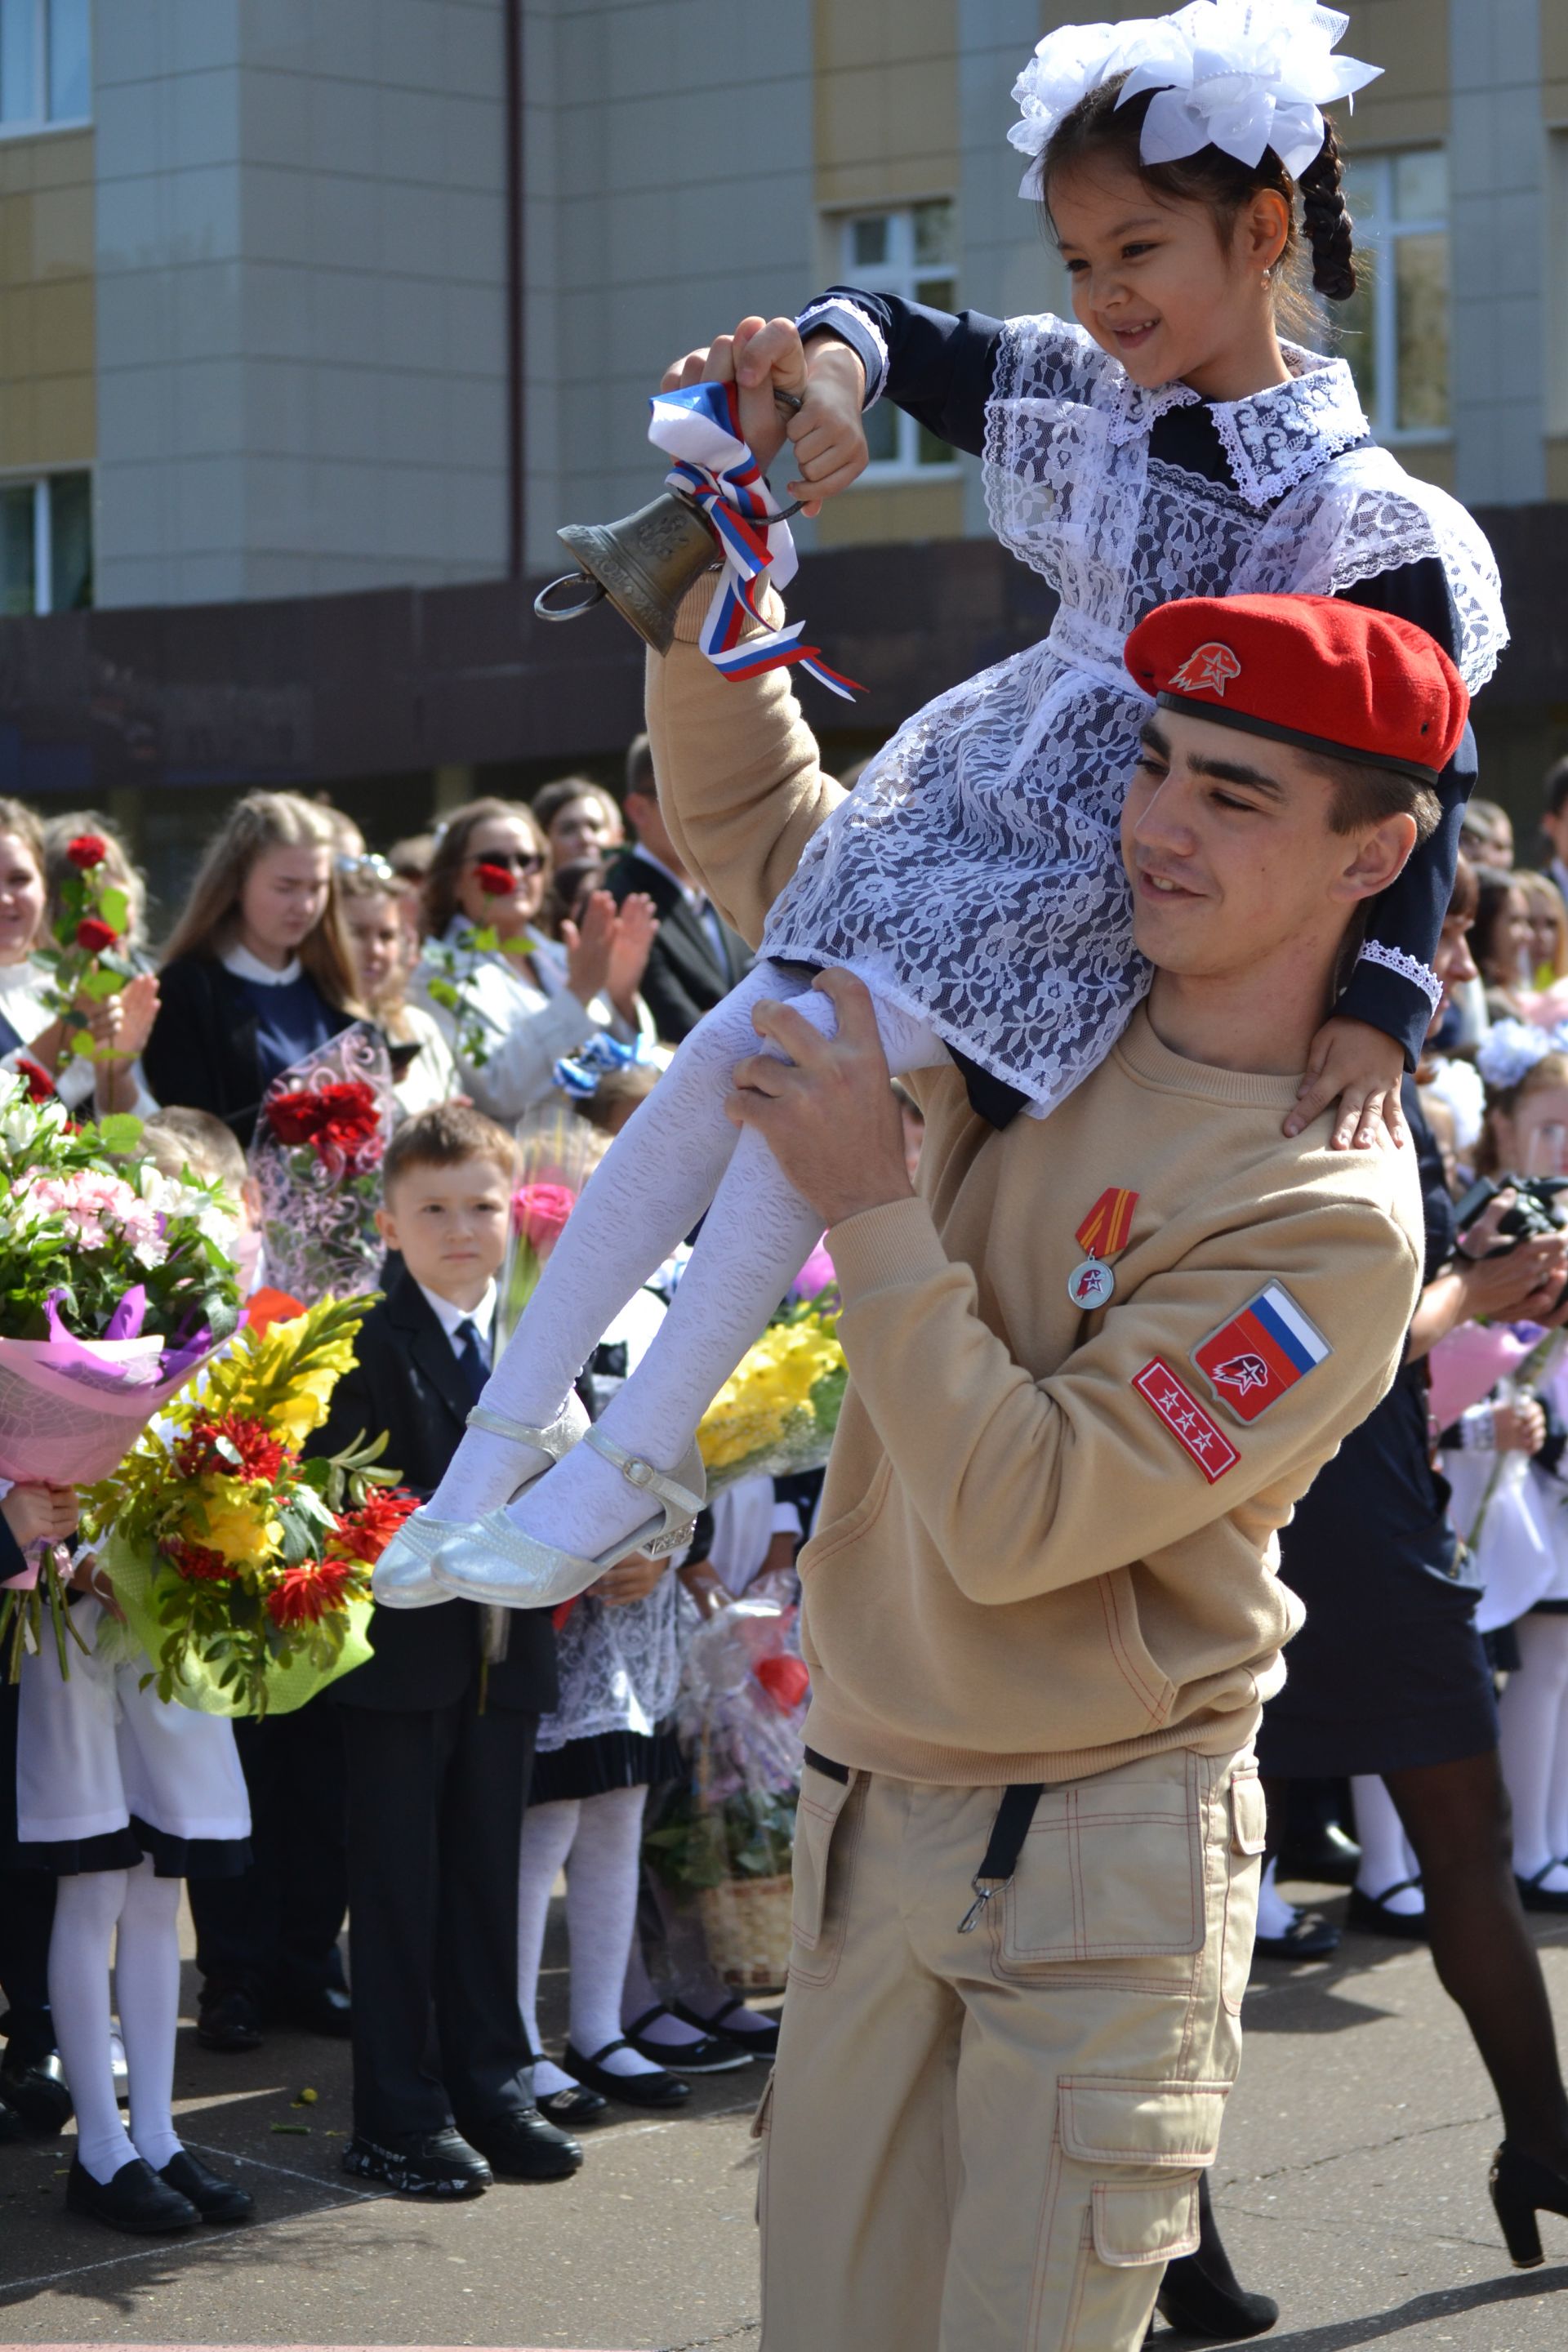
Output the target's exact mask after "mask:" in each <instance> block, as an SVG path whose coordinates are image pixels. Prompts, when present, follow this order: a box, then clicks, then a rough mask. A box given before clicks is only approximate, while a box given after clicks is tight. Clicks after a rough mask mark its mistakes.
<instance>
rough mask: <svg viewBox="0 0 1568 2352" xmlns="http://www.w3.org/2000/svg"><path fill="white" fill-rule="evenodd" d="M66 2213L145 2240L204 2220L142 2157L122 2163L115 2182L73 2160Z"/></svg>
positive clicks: (187, 2199) (192, 2227)
mask: <svg viewBox="0 0 1568 2352" xmlns="http://www.w3.org/2000/svg"><path fill="white" fill-rule="evenodd" d="M66 2210H67V2211H68V2213H81V2214H85V2215H86V2216H87V2218H88V2219H89V2221H107V2222H108V2224H109V2226H110V2229H111V2230H130V2231H134V2232H135V2234H136V2235H137V2236H138V2237H143V2238H157V2237H165V2236H168V2235H169V2234H171V2233H172V2232H173V2231H175V2230H194V2229H195V2226H196V2223H197V2222H198V2221H200V2220H201V2218H202V2217H201V2215H200V2214H199V2213H198V2212H197V2210H196V2209H195V2206H194V2205H193V2204H192V2202H191V2200H190V2199H189V2198H188V2197H184V2196H182V2195H181V2193H180V2191H179V2190H178V2189H172V2188H171V2187H170V2186H169V2184H168V2182H167V2181H166V2180H162V2179H159V2177H158V2175H157V2174H156V2173H155V2172H154V2171H153V2168H152V2166H151V2165H150V2164H143V2163H142V2158H140V2157H139V2156H134V2157H132V2159H131V2161H130V2163H129V2164H122V2165H121V2168H120V2169H119V2171H118V2172H117V2173H116V2174H115V2176H114V2178H113V2179H112V2180H95V2179H93V2177H92V2175H91V2173H90V2172H89V2170H88V2168H87V2167H86V2165H84V2164H83V2163H81V2162H80V2161H79V2160H75V2161H73V2162H72V2165H71V2168H70V2171H69V2172H68V2175H67V2176H66Z"/></svg>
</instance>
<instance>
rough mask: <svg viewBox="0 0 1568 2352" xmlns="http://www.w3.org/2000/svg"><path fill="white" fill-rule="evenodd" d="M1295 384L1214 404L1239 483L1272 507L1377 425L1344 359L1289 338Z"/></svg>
mask: <svg viewBox="0 0 1568 2352" xmlns="http://www.w3.org/2000/svg"><path fill="white" fill-rule="evenodd" d="M1280 348H1281V350H1282V351H1283V352H1284V355H1285V364H1286V366H1287V367H1288V368H1289V370H1290V381H1289V383H1276V384H1270V386H1269V387H1268V390H1267V391H1266V392H1258V393H1253V394H1251V395H1250V396H1249V397H1248V398H1247V399H1246V400H1216V401H1213V402H1211V403H1210V404H1209V414H1210V415H1211V416H1212V417H1213V418H1214V422H1215V432H1216V433H1217V434H1218V435H1219V438H1220V446H1221V447H1222V448H1223V449H1224V451H1225V454H1226V459H1227V461H1228V463H1229V466H1230V470H1231V472H1232V474H1233V475H1234V476H1235V478H1236V486H1237V489H1238V490H1239V491H1240V492H1241V495H1242V497H1243V498H1244V499H1246V500H1247V504H1248V506H1254V507H1267V506H1272V505H1273V503H1274V501H1275V499H1279V498H1283V497H1284V495H1285V493H1286V491H1287V490H1293V489H1294V488H1296V485H1297V484H1298V483H1299V482H1304V481H1305V480H1306V479H1307V478H1308V477H1309V475H1311V474H1315V473H1317V472H1318V471H1319V470H1320V469H1321V467H1323V466H1325V465H1326V464H1327V463H1328V461H1329V459H1330V458H1331V457H1338V455H1339V453H1340V451H1341V450H1342V449H1346V448H1349V447H1350V446H1351V444H1352V442H1355V441H1364V440H1365V438H1366V436H1367V433H1368V431H1369V429H1370V428H1369V426H1368V425H1367V421H1366V412H1365V410H1364V409H1363V407H1362V404H1361V401H1360V399H1359V398H1358V396H1357V394H1356V388H1355V379H1354V378H1353V376H1352V374H1351V372H1350V369H1349V368H1348V367H1347V366H1346V364H1345V362H1344V361H1343V360H1325V359H1321V358H1320V357H1319V356H1318V354H1317V353H1316V352H1306V351H1303V350H1302V349H1301V348H1300V345H1299V344H1296V343H1285V344H1282V345H1281V347H1280Z"/></svg>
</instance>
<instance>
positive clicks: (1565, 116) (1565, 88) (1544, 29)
mask: <svg viewBox="0 0 1568 2352" xmlns="http://www.w3.org/2000/svg"><path fill="white" fill-rule="evenodd" d="M1541 110H1542V115H1543V116H1544V118H1545V120H1546V121H1548V122H1568V0H1541ZM1552 495H1553V497H1555V496H1556V492H1555V491H1554V492H1553V493H1552Z"/></svg>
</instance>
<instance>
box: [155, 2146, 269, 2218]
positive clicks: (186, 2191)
mask: <svg viewBox="0 0 1568 2352" xmlns="http://www.w3.org/2000/svg"><path fill="white" fill-rule="evenodd" d="M158 2178H159V2179H160V2180H166V2181H167V2182H168V2184H169V2187H170V2188H171V2189H178V2190H179V2192H180V2195H181V2196H182V2197H184V2198H187V2199H188V2200H190V2202H191V2203H192V2204H193V2205H194V2206H195V2209H196V2211H197V2212H198V2213H199V2214H200V2215H201V2217H202V2220H203V2221H249V2220H250V2219H251V2216H252V2215H253V2214H254V2213H255V2211H256V2200H255V2198H254V2197H252V2196H251V2194H250V2191H249V2190H248V2189H242V2188H241V2187H240V2185H239V2183H238V2181H237V2180H223V2179H219V2177H218V2175H217V2174H216V2172H209V2171H208V2170H207V2168H206V2166H205V2164H202V2163H200V2162H198V2160H197V2159H196V2158H195V2157H194V2156H193V2155H192V2154H191V2152H190V2150H189V2148H186V2147H183V2148H182V2149H181V2150H180V2153H179V2154H178V2156H172V2157H171V2158H169V2161H168V2163H167V2164H165V2165H163V2166H161V2167H160V2168H159V2172H158Z"/></svg>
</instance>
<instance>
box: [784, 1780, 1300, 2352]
mask: <svg viewBox="0 0 1568 2352" xmlns="http://www.w3.org/2000/svg"><path fill="white" fill-rule="evenodd" d="M1001 1794H1002V1792H1001V1790H999V1789H949V1788H941V1787H936V1786H932V1785H931V1784H930V1783H924V1782H922V1783H915V1782H911V1781H907V1780H887V1779H884V1778H882V1777H881V1776H879V1775H870V1774H867V1773H860V1772H857V1773H854V1774H852V1775H851V1776H850V1779H849V1780H848V1782H847V1784H843V1783H840V1782H838V1781H837V1780H832V1779H830V1778H828V1777H827V1776H826V1774H824V1773H821V1772H819V1771H817V1770H816V1769H813V1768H812V1767H811V1766H809V1765H808V1766H807V1768H806V1771H805V1785H804V1787H803V1790H802V1792H801V1803H800V1813H799V1823H798V1828H797V1831H796V1838H795V1951H794V1958H793V1960H792V1963H791V1969H790V1983H789V1993H788V1998H787V2000H785V2003H784V2030H783V2033H782V2036H781V2039H780V2047H779V2055H778V2062H777V2065H776V2067H775V2070H774V2074H773V2082H772V2083H771V2084H770V2085H769V2088H768V2092H767V2094H766V2095H765V2096H764V2099H763V2105H762V2107H761V2108H760V2109H759V2112H758V2117H757V2123H756V2126H755V2129H756V2131H757V2134H758V2136H759V2137H760V2138H761V2139H762V2143H763V2148H762V2177H761V2181H760V2186H759V2196H758V2211H759V2218H760V2220H761V2222H762V2230H763V2352H1135V2347H1137V2346H1138V2345H1139V2344H1141V2342H1142V2336H1143V2331H1144V2328H1145V2326H1146V2325H1147V2323H1148V2320H1149V2317H1150V2315H1151V2313H1152V2309H1153V2303H1154V2296H1155V2294H1156V2292H1157V2290H1158V2287H1159V2284H1160V2279H1161V2274H1162V2272H1163V2267H1164V2264H1165V2263H1166V2261H1167V2260H1168V2259H1169V2258H1170V2257H1171V2256H1173V2255H1175V2254H1182V2253H1189V2252H1192V2250H1193V2248H1194V2246H1195V2245H1196V2243H1197V2182H1198V2172H1199V2168H1201V2167H1203V2166H1205V2165H1207V2164H1211V2163H1212V2162H1213V2161H1214V2156H1215V2147H1216V2145H1217V2143H1218V2139H1219V2127H1220V2118H1221V2116H1222V2114H1223V2112H1224V2108H1225V2100H1226V2093H1227V2091H1228V2090H1229V2088H1230V2085H1231V2084H1232V2082H1233V2081H1234V2080H1235V2077H1236V2072H1237V2063H1238V2062H1239V2059H1240V2054H1241V2032H1240V2011H1241V1997H1242V1992H1243V1990H1244V1989H1245V1986H1246V1983H1247V1966H1248V1962H1249V1960H1250V1958H1251V1953H1252V1937H1253V1929H1254V1925H1255V1922H1256V1916H1257V1905H1258V1874H1259V1862H1258V1856H1259V1854H1260V1853H1261V1851H1262V1847H1263V1828H1264V1808H1263V1799H1262V1793H1261V1790H1259V1787H1258V1773H1257V1767H1256V1765H1255V1763H1254V1762H1253V1759H1252V1758H1251V1757H1250V1755H1248V1756H1245V1757H1231V1758H1227V1759H1214V1758H1210V1757H1205V1756H1198V1755H1194V1754H1192V1753H1191V1752H1189V1751H1188V1750H1186V1749H1176V1750H1173V1751H1172V1752H1170V1753H1168V1754H1165V1755H1162V1756H1155V1757H1152V1758H1150V1759H1146V1760H1144V1761H1141V1762H1139V1763H1136V1764H1130V1765H1126V1766H1123V1767H1122V1768H1121V1769H1119V1770H1116V1771H1112V1772H1106V1773H1103V1774H1101V1775H1100V1776H1098V1777H1097V1778H1095V1779H1092V1780H1076V1781H1071V1782H1068V1783H1066V1784H1062V1785H1058V1786H1055V1787H1051V1788H1047V1790H1045V1791H1044V1793H1043V1794H1042V1796H1041V1798H1040V1801H1039V1804H1038V1806H1037V1811H1036V1813H1035V1817H1034V1822H1033V1824H1032V1826H1031V1828H1030V1830H1029V1832H1028V1834H1027V1836H1026V1839H1025V1841H1024V1847H1023V1852H1022V1854H1021V1856H1020V1859H1019V1862H1018V1865H1017V1868H1016V1873H1015V1875H1014V1878H1013V1880H1012V1883H1011V1884H1010V1885H1008V1886H1007V1887H1006V1888H1005V1890H1004V1891H1003V1892H1001V1893H1000V1894H998V1895H995V1896H994V1898H993V1899H992V1900H991V1902H989V1903H988V1904H987V1905H986V1906H984V1911H983V1913H982V1915H981V1916H980V1918H979V1920H978V1922H977V1924H976V1926H975V1927H974V1928H973V1930H972V1931H971V1932H970V1933H969V1934H966V1935H963V1934H960V1933H959V1932H958V1923H959V1921H960V1919H962V1918H963V1915H964V1913H965V1911H966V1910H967V1909H968V1907H969V1906H970V1903H971V1901H972V1899H973V1897H972V1892H971V1887H970V1881H971V1879H972V1878H973V1876H974V1874H975V1873H976V1872H977V1871H978V1869H979V1867H980V1863H981V1858H982V1856H983V1855H984V1852H985V1847H986V1843H987V1839H988V1837H989V1834H990V1831H991V1825H992V1822H993V1820H994V1816H995V1812H996V1808H997V1804H998V1801H999V1800H1000V1797H1001Z"/></svg>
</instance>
